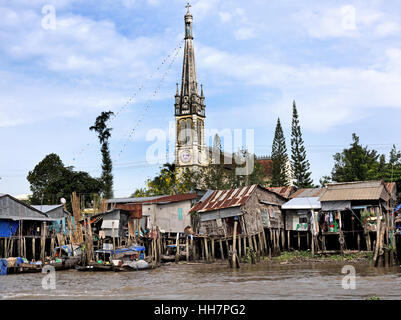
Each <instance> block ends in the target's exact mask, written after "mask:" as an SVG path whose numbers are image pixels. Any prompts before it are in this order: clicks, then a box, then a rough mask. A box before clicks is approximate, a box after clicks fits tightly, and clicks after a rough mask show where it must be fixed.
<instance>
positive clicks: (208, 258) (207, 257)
mask: <svg viewBox="0 0 401 320" xmlns="http://www.w3.org/2000/svg"><path fill="white" fill-rule="evenodd" d="M203 239H204V242H205V255H206V262H210V257H209V248H208V245H207V238H206V237H204V238H203Z"/></svg>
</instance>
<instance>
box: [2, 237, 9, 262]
mask: <svg viewBox="0 0 401 320" xmlns="http://www.w3.org/2000/svg"><path fill="white" fill-rule="evenodd" d="M7 243H8V239H7V238H4V253H3V258H8V254H7V251H8V250H7V249H8V247H7Z"/></svg>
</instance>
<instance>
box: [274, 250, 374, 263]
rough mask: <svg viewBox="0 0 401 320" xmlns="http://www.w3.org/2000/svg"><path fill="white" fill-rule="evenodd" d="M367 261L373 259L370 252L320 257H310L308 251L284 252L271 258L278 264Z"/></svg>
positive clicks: (317, 255)
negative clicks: (312, 261) (297, 261)
mask: <svg viewBox="0 0 401 320" xmlns="http://www.w3.org/2000/svg"><path fill="white" fill-rule="evenodd" d="M361 259H363V260H369V261H371V260H372V259H373V254H372V253H371V252H358V253H347V254H344V255H339V254H333V255H320V254H315V255H314V256H313V257H312V254H311V252H310V251H285V252H282V253H281V255H280V256H277V257H273V260H275V261H278V262H283V261H293V260H327V261H352V260H361Z"/></svg>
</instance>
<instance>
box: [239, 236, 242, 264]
mask: <svg viewBox="0 0 401 320" xmlns="http://www.w3.org/2000/svg"><path fill="white" fill-rule="evenodd" d="M241 251H242V250H241V237H240V236H238V257H239V258H240V259H241V256H242V253H241Z"/></svg>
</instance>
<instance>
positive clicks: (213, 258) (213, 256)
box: [210, 238, 215, 261]
mask: <svg viewBox="0 0 401 320" xmlns="http://www.w3.org/2000/svg"><path fill="white" fill-rule="evenodd" d="M210 245H211V246H212V261H215V254H214V238H212V240H211V243H210Z"/></svg>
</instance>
